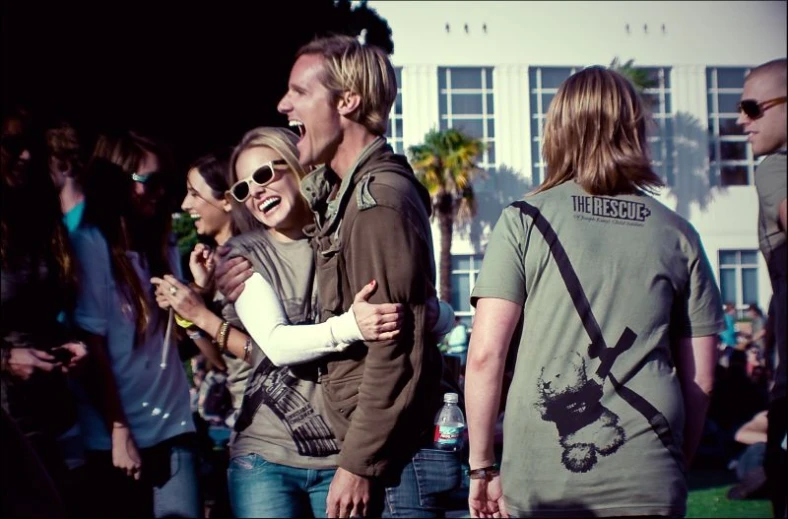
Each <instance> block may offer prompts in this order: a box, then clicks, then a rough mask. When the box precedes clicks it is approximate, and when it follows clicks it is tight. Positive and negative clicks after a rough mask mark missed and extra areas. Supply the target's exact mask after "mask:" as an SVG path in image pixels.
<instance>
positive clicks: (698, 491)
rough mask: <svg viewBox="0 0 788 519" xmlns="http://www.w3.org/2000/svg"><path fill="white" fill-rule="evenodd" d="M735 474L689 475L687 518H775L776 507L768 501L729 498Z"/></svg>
mask: <svg viewBox="0 0 788 519" xmlns="http://www.w3.org/2000/svg"><path fill="white" fill-rule="evenodd" d="M734 483H735V481H734V478H733V474H732V473H727V472H719V471H693V472H691V473H690V475H689V487H690V492H689V498H688V499H687V517H688V518H689V517H771V516H772V506H771V503H770V502H769V501H768V500H765V499H746V500H742V501H731V500H730V499H728V498H727V497H726V493H727V492H728V489H729V488H731V487H732V486H733V485H734Z"/></svg>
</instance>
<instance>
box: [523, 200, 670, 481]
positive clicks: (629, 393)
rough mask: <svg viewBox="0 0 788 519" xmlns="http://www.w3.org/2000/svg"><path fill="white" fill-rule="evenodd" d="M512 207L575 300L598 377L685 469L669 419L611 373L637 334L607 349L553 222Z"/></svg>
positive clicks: (624, 336)
mask: <svg viewBox="0 0 788 519" xmlns="http://www.w3.org/2000/svg"><path fill="white" fill-rule="evenodd" d="M512 206H513V207H516V208H517V209H519V210H520V211H521V212H522V213H523V214H525V215H527V216H529V217H531V220H532V223H533V226H534V227H536V229H537V230H538V231H539V232H540V233H541V234H542V236H543V237H544V240H545V242H546V243H547V246H548V247H549V249H550V253H551V254H552V256H553V259H554V260H555V263H556V266H557V267H558V271H559V272H560V274H561V278H562V279H563V280H564V284H565V285H566V289H567V291H568V292H569V295H570V297H571V298H572V303H573V304H574V307H575V310H576V311H577V314H578V315H579V316H580V321H581V322H582V323H583V327H584V328H585V330H586V333H587V334H588V336H589V338H590V339H591V344H590V345H589V348H588V354H589V356H590V357H591V358H592V359H596V358H599V359H600V361H601V363H600V365H599V368H598V369H597V371H596V374H597V376H599V377H600V378H601V379H602V380H604V379H605V378H607V379H609V380H610V382H611V384H613V388H614V389H615V390H616V393H618V395H619V396H620V397H621V398H623V399H624V400H625V401H626V402H627V403H628V404H629V405H630V406H631V407H632V408H633V409H635V410H636V411H637V412H638V413H640V414H641V415H643V417H644V418H645V419H646V420H647V421H648V423H649V425H650V426H651V428H652V429H653V430H654V432H655V433H656V435H657V436H658V437H659V439H660V440H661V441H662V444H663V445H664V446H665V448H666V449H668V451H669V452H670V453H671V455H673V457H674V458H676V460H677V461H678V462H679V466H680V467H682V469H684V468H685V467H684V457H683V453H682V451H681V449H680V448H679V446H678V445H677V443H676V441H675V439H674V437H673V432H672V431H671V429H670V424H669V423H668V420H667V418H665V416H664V415H663V414H662V413H660V412H659V411H658V410H657V408H655V407H654V406H653V405H652V404H651V403H650V402H649V401H648V400H646V399H645V398H643V397H642V396H641V395H640V394H638V393H637V392H635V391H633V390H631V389H629V388H628V387H626V386H625V385H624V384H622V383H620V382H619V381H618V380H617V379H616V377H615V376H614V375H613V373H611V368H612V367H613V363H614V362H615V360H616V359H617V358H618V356H619V355H621V354H622V353H624V352H625V351H626V350H628V349H629V348H631V347H632V345H633V344H634V342H635V339H637V334H636V333H635V332H634V331H633V330H632V329H630V328H629V327H626V328H624V332H623V333H622V334H621V337H620V338H619V339H618V342H617V343H616V345H615V346H614V347H612V348H610V347H608V345H607V343H606V342H605V338H604V336H603V335H602V329H601V328H600V327H599V323H598V322H597V320H596V317H594V313H593V311H592V310H591V303H589V301H588V298H587V297H586V294H585V292H584V291H583V286H582V285H581V284H580V279H578V277H577V274H576V273H575V269H574V268H573V267H572V263H571V261H570V260H569V256H568V255H567V254H566V250H565V249H564V246H563V245H562V244H561V241H560V240H559V239H558V234H556V232H555V230H553V228H552V226H551V225H550V222H548V221H547V219H546V218H545V217H544V216H543V215H542V213H541V212H540V211H539V209H537V208H536V207H534V206H532V205H530V204H529V203H527V202H525V201H522V200H521V201H518V202H514V203H513V204H512ZM526 326H527V324H526Z"/></svg>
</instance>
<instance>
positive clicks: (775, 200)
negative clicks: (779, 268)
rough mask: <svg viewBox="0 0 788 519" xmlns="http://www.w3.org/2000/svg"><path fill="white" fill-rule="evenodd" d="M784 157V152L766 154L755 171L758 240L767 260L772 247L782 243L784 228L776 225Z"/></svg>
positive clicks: (785, 176) (785, 175)
mask: <svg viewBox="0 0 788 519" xmlns="http://www.w3.org/2000/svg"><path fill="white" fill-rule="evenodd" d="M786 184H788V172H786V158H785V154H784V153H775V154H774V155H769V156H768V157H766V158H765V159H763V161H762V162H761V163H760V164H759V165H758V169H757V170H756V171H755V189H756V190H757V191H758V244H759V246H760V249H761V252H762V253H763V257H764V258H766V261H767V262H768V261H769V259H770V258H771V255H772V251H773V250H775V249H776V248H777V247H779V246H780V245H782V244H783V243H785V229H781V228H780V204H781V203H782V202H783V200H785V198H786Z"/></svg>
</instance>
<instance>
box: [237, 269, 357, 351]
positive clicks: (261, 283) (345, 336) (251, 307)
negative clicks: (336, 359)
mask: <svg viewBox="0 0 788 519" xmlns="http://www.w3.org/2000/svg"><path fill="white" fill-rule="evenodd" d="M235 312H236V313H237V314H238V317H239V318H240V319H241V322H242V323H243V325H244V328H246V331H247V332H249V335H250V336H251V337H252V339H254V342H255V343H257V345H258V346H259V347H260V349H261V350H263V353H264V354H265V355H266V357H268V358H269V359H271V362H273V363H274V364H275V365H277V366H288V365H292V364H301V363H303V362H309V361H311V360H315V359H319V358H320V357H323V356H325V355H328V354H329V353H335V352H338V351H342V350H344V349H345V348H346V347H347V346H349V345H350V344H351V343H353V342H356V341H361V340H363V339H364V337H363V336H362V335H361V330H359V327H358V324H357V323H356V318H355V316H354V315H353V309H352V308H351V309H350V310H348V311H347V312H345V313H344V314H342V315H339V316H336V317H331V318H330V319H328V320H326V322H324V323H320V324H300V325H292V324H290V323H289V322H288V320H287V316H286V315H285V312H284V308H283V307H282V302H281V301H280V300H279V297H278V296H277V294H276V292H274V289H273V287H272V286H271V285H270V284H269V283H268V282H267V281H266V280H265V279H264V278H263V276H261V275H260V274H259V273H257V272H255V273H254V274H252V277H251V278H249V279H248V280H247V281H246V282H245V283H244V290H243V292H242V293H241V295H240V296H239V297H238V300H237V301H236V302H235Z"/></svg>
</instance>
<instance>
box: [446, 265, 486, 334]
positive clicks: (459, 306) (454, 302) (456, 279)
mask: <svg viewBox="0 0 788 519" xmlns="http://www.w3.org/2000/svg"><path fill="white" fill-rule="evenodd" d="M482 258H483V255H482V254H453V255H452V257H451V306H452V308H454V315H456V316H457V317H459V318H460V319H462V321H463V323H465V325H466V326H468V327H469V328H470V327H471V325H472V320H473V307H472V306H471V292H472V291H473V287H474V285H475V284H476V277H477V276H478V275H479V269H480V268H481V267H482Z"/></svg>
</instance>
